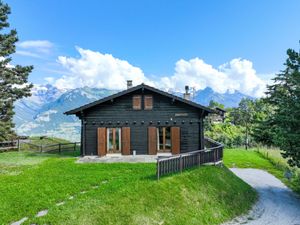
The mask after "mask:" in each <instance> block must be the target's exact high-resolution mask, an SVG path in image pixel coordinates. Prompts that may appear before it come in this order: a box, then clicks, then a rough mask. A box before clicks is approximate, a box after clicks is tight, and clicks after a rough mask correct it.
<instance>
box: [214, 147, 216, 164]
mask: <svg viewBox="0 0 300 225" xmlns="http://www.w3.org/2000/svg"><path fill="white" fill-rule="evenodd" d="M214 165H216V148H215V149H214Z"/></svg>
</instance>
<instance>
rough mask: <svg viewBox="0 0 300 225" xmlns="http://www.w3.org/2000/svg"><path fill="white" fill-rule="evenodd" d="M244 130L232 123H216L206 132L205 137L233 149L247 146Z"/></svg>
mask: <svg viewBox="0 0 300 225" xmlns="http://www.w3.org/2000/svg"><path fill="white" fill-rule="evenodd" d="M244 130H245V128H243V127H241V126H235V125H233V124H231V123H215V124H211V126H210V127H209V129H208V130H207V131H205V136H207V137H210V138H212V139H214V140H216V141H218V142H221V143H223V144H224V145H225V146H226V147H228V148H232V147H235V146H242V145H244V144H245V134H244Z"/></svg>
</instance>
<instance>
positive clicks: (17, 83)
mask: <svg viewBox="0 0 300 225" xmlns="http://www.w3.org/2000/svg"><path fill="white" fill-rule="evenodd" d="M10 12H11V11H10V7H9V6H8V5H7V4H5V3H3V2H2V1H0V141H1V140H9V139H12V138H14V136H15V133H14V131H13V128H14V124H13V115H14V111H13V109H14V102H15V101H16V100H18V99H20V98H22V97H27V96H30V89H31V88H32V84H28V81H27V79H28V75H29V73H30V72H31V71H32V69H33V67H32V66H20V65H16V66H12V65H11V64H10V62H11V61H12V58H11V57H10V56H11V54H13V53H14V52H15V50H16V47H15V44H16V42H17V41H18V37H17V31H16V30H14V29H12V30H10V31H8V32H5V31H6V30H7V29H8V28H9V23H8V15H9V14H10Z"/></svg>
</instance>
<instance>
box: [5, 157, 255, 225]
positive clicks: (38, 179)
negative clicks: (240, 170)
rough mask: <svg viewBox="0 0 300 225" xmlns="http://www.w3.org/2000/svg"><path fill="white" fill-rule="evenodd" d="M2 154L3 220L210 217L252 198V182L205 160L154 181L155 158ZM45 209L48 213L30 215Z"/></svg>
mask: <svg viewBox="0 0 300 225" xmlns="http://www.w3.org/2000/svg"><path fill="white" fill-rule="evenodd" d="M1 155H2V157H1V158H0V168H1V171H0V192H1V202H2V204H0V224H10V223H11V222H14V221H18V220H20V219H22V218H24V217H28V221H26V224H74V225H75V224H175V225H176V224H178V225H181V224H210V225H211V224H220V223H222V222H224V221H226V220H230V219H232V218H234V217H235V216H237V215H240V214H241V213H245V212H246V211H247V210H248V209H249V208H250V207H251V205H252V204H253V202H254V201H255V200H256V194H255V192H254V191H253V189H252V188H251V187H250V186H249V185H247V184H246V183H244V182H243V181H242V180H240V179H239V178H237V177H236V176H235V175H234V174H233V173H232V172H230V171H229V170H228V169H227V168H226V167H223V168H220V167H214V166H203V167H200V168H197V169H192V170H189V171H186V172H183V173H182V174H176V175H173V176H168V177H164V178H162V179H160V181H159V182H158V181H157V180H156V179H155V164H125V163H123V164H100V163H92V164H79V163H75V159H74V158H71V157H60V156H55V155H53V156H51V158H49V156H48V155H47V154H46V155H44V154H33V153H29V152H9V153H2V154H1ZM37 165H38V166H37ZM87 174H88V176H87ZM71 178H72V179H71ZM15 187H18V188H17V189H16V188H15ZM58 190H59V191H58ZM70 197H72V198H70ZM16 201H17V203H18V204H16ZM59 202H64V204H62V205H59V206H58V205H56V204H57V203H59ZM116 203H117V204H116ZM45 209H48V210H49V211H48V214H47V215H46V216H44V217H41V218H37V217H35V215H36V213H37V212H39V211H40V210H45ZM66 221H67V223H66Z"/></svg>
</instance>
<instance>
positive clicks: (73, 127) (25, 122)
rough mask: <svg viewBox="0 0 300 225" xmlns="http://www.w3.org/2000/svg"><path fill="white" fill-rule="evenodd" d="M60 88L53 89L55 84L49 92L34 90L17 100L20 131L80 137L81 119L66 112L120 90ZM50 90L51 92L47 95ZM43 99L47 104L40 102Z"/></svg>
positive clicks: (66, 137) (15, 120)
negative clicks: (61, 90)
mask: <svg viewBox="0 0 300 225" xmlns="http://www.w3.org/2000/svg"><path fill="white" fill-rule="evenodd" d="M58 92H59V93H60V94H58V93H57V92H55V91H53V89H52V87H51V88H50V90H49V91H48V92H43V93H41V92H33V93H32V96H31V97H30V98H28V99H24V100H22V102H18V103H17V104H16V107H15V109H16V115H15V117H14V122H15V123H16V131H17V133H18V134H20V135H31V136H38V135H46V136H55V137H62V138H65V139H69V140H73V141H78V140H79V138H80V121H79V120H78V118H76V117H75V116H66V115H64V114H63V113H64V112H66V111H68V110H70V109H73V108H76V107H79V106H81V105H84V104H87V103H90V102H93V101H95V100H98V99H100V98H103V97H105V96H108V95H110V94H113V93H115V92H116V91H111V90H106V89H97V88H89V87H84V88H76V89H73V90H70V91H67V92H64V93H62V92H60V91H59V90H58ZM46 93H48V96H44V94H45V95H47V94H46ZM46 99H48V100H46ZM35 100H38V101H35ZM41 101H44V104H38V103H40V102H41ZM30 105H32V108H31V107H30ZM25 106H26V107H25Z"/></svg>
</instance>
